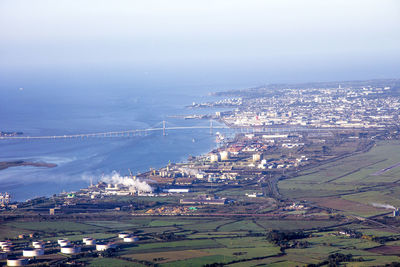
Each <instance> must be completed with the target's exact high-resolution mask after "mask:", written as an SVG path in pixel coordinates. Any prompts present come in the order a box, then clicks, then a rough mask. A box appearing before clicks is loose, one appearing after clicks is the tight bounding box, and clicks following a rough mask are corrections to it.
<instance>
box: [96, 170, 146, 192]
mask: <svg viewBox="0 0 400 267" xmlns="http://www.w3.org/2000/svg"><path fill="white" fill-rule="evenodd" d="M101 181H102V182H105V183H107V184H119V185H124V186H127V187H129V189H130V190H132V191H140V192H153V188H151V186H150V185H149V184H148V183H146V182H144V181H143V182H142V181H140V180H139V179H136V180H134V179H132V177H129V176H121V175H120V174H119V173H118V172H116V171H113V172H112V173H111V175H109V176H104V177H103V178H102V179H101Z"/></svg>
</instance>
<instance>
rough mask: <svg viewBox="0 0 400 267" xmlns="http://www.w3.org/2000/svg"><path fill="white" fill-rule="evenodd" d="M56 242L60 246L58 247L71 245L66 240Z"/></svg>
mask: <svg viewBox="0 0 400 267" xmlns="http://www.w3.org/2000/svg"><path fill="white" fill-rule="evenodd" d="M57 242H58V244H59V245H60V247H65V246H69V245H71V242H70V241H69V240H66V239H59V240H58V241H57Z"/></svg>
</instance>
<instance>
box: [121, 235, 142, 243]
mask: <svg viewBox="0 0 400 267" xmlns="http://www.w3.org/2000/svg"><path fill="white" fill-rule="evenodd" d="M136 241H139V238H138V237H137V236H127V237H125V238H124V242H127V243H129V242H136Z"/></svg>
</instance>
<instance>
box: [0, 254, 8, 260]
mask: <svg viewBox="0 0 400 267" xmlns="http://www.w3.org/2000/svg"><path fill="white" fill-rule="evenodd" d="M5 259H7V253H4V252H0V260H5Z"/></svg>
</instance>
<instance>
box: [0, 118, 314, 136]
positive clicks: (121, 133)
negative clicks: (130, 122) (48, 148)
mask: <svg viewBox="0 0 400 267" xmlns="http://www.w3.org/2000/svg"><path fill="white" fill-rule="evenodd" d="M161 123H162V126H161V127H152V128H147V129H133V130H124V131H109V132H98V133H82V134H65V135H44V136H25V135H22V136H0V140H35V139H73V138H80V139H83V138H107V137H132V136H136V135H141V134H147V133H150V132H157V131H159V132H161V133H162V135H163V136H166V135H167V131H175V130H201V129H208V130H209V131H210V134H212V133H213V130H214V129H231V130H236V131H241V132H243V131H245V132H249V131H253V132H254V131H255V130H256V129H255V128H231V127H228V126H220V125H213V121H212V120H210V125H208V126H207V125H202V126H198V125H197V126H196V125H195V126H167V125H166V121H162V122H160V123H159V124H161ZM157 125H158V124H157ZM257 130H259V131H261V130H262V132H269V133H277V132H293V131H305V130H306V131H310V130H312V129H307V128H266V129H265V128H262V129H257Z"/></svg>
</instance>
